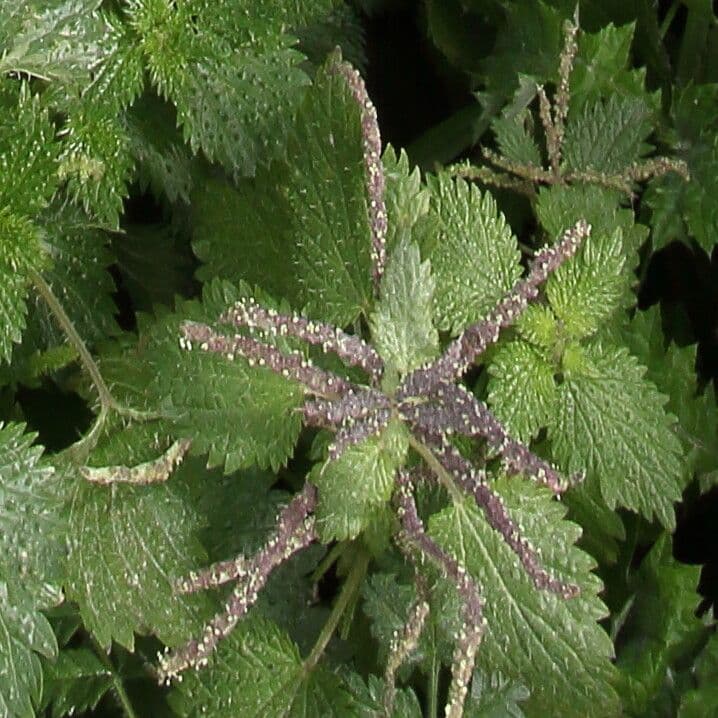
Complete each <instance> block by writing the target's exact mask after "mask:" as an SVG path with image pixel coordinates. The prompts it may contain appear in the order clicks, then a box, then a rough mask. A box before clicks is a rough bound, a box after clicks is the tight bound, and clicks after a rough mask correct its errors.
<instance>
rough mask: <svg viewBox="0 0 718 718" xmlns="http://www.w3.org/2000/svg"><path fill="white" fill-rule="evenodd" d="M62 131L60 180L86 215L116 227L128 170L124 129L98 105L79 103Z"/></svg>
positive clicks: (126, 141)
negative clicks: (64, 133)
mask: <svg viewBox="0 0 718 718" xmlns="http://www.w3.org/2000/svg"><path fill="white" fill-rule="evenodd" d="M66 132H67V137H66V138H65V142H64V149H63V153H62V156H61V157H60V166H59V168H58V173H59V177H60V179H61V180H63V181H65V182H66V183H67V184H66V187H67V192H68V194H69V195H70V197H72V199H73V200H74V201H76V202H78V203H79V204H81V205H82V207H83V208H84V209H85V211H86V212H87V213H88V214H89V215H91V216H94V217H96V218H97V221H98V222H99V223H101V224H104V225H107V226H108V227H110V228H111V229H116V228H117V227H119V222H120V214H121V212H122V200H123V198H124V197H125V196H126V195H127V182H128V181H129V179H130V176H131V173H132V158H131V156H130V153H129V143H130V141H129V138H128V136H127V132H126V130H125V128H124V127H123V125H122V124H121V122H120V121H119V120H118V119H117V118H116V117H115V116H113V115H110V114H109V113H108V112H107V111H106V110H105V108H102V106H100V107H96V106H93V105H88V106H86V107H85V106H82V105H81V106H80V107H78V109H77V110H76V111H75V112H74V113H73V114H72V115H71V116H70V118H69V120H68V122H67V126H66Z"/></svg>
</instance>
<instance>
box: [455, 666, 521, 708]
mask: <svg viewBox="0 0 718 718" xmlns="http://www.w3.org/2000/svg"><path fill="white" fill-rule="evenodd" d="M529 696H530V693H529V690H528V689H527V688H526V686H523V685H521V684H520V683H515V682H513V681H510V680H507V679H506V678H505V677H504V676H502V675H501V673H497V672H492V673H490V674H488V675H486V674H483V673H478V672H475V673H474V677H473V678H472V680H471V693H470V694H469V695H468V697H467V704H466V710H465V715H466V717H467V718H524V716H525V714H524V712H523V710H521V707H520V706H519V703H523V702H524V701H526V700H527V699H528V698H529Z"/></svg>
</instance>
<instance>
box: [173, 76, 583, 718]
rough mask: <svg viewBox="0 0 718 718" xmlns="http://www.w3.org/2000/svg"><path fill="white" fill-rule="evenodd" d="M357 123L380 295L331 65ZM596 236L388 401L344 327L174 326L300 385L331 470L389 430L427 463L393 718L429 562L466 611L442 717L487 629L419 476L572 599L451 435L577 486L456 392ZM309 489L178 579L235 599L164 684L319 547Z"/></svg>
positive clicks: (303, 323)
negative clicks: (328, 439)
mask: <svg viewBox="0 0 718 718" xmlns="http://www.w3.org/2000/svg"><path fill="white" fill-rule="evenodd" d="M337 72H340V73H341V74H343V75H344V76H345V77H346V78H347V81H348V82H349V86H350V88H351V91H352V93H353V95H354V97H355V98H356V99H357V101H358V102H359V104H360V106H361V108H362V112H363V122H362V128H363V132H364V140H365V141H364V146H365V154H366V157H367V159H366V162H365V170H366V180H367V181H366V187H367V195H368V198H369V202H368V211H369V215H370V227H371V229H372V247H373V252H372V257H373V262H374V268H373V274H374V279H375V282H376V284H377V286H378V279H379V278H380V277H381V274H382V270H383V263H384V257H385V249H384V241H385V236H386V216H385V210H384V200H383V188H384V177H383V173H382V167H381V162H380V161H378V160H377V157H378V147H379V144H378V142H379V140H378V137H379V135H378V128H377V126H376V115H375V113H374V111H373V108H372V106H371V103H370V101H369V99H368V97H367V96H366V91H365V89H364V86H363V83H362V81H361V78H360V77H359V75H358V74H356V72H355V71H354V70H353V69H352V68H350V67H349V66H347V65H346V64H344V63H338V64H337ZM589 234H590V227H589V226H588V224H587V223H586V222H584V221H579V222H577V223H576V225H575V226H574V227H572V228H571V229H569V230H568V231H566V232H565V233H564V235H563V237H562V238H561V239H560V241H558V242H557V243H556V244H555V245H553V246H548V247H545V248H543V249H542V250H540V251H539V252H537V254H536V255H535V257H534V258H533V260H532V262H531V264H530V266H529V270H528V273H527V274H526V276H525V277H524V278H523V279H521V280H519V281H518V282H517V283H516V284H515V286H514V287H513V288H512V289H511V291H509V292H508V293H507V294H506V295H505V296H504V298H503V299H502V300H501V301H500V302H499V303H498V304H497V305H496V307H495V308H494V309H493V310H492V311H491V312H490V313H489V314H488V316H486V317H485V318H484V319H483V320H482V321H479V322H477V323H475V324H473V325H471V326H469V327H468V328H466V329H465V331H464V332H463V333H462V334H461V335H460V336H459V337H458V338H456V339H454V340H453V341H452V342H450V343H449V345H448V346H447V348H446V349H445V351H444V352H443V353H442V354H441V355H440V356H439V357H438V358H437V359H436V360H434V361H432V362H430V363H427V364H425V365H423V366H421V367H419V368H417V369H415V370H414V371H412V372H410V373H408V374H406V375H405V376H404V377H402V378H401V380H400V381H399V383H398V386H397V387H396V388H393V389H392V390H388V389H386V387H383V385H382V377H383V375H384V372H385V366H384V361H383V360H382V358H381V357H380V356H379V354H378V353H377V352H376V351H375V350H374V349H373V348H372V347H371V346H370V345H369V344H368V343H367V342H365V341H364V340H363V339H362V338H361V337H359V336H356V335H350V334H347V333H345V332H344V331H342V330H341V329H340V328H337V327H334V326H331V325H329V324H325V323H322V322H318V321H313V320H310V319H307V318H305V317H301V316H296V315H284V314H280V313H277V312H276V311H274V310H270V309H266V308H264V307H262V306H260V305H259V304H257V303H256V302H255V301H254V300H252V299H246V300H243V301H240V302H238V303H237V304H236V305H235V306H233V307H231V308H230V309H229V310H228V311H227V312H226V313H225V314H224V315H223V316H222V317H221V318H220V319H221V321H222V322H223V323H225V324H227V323H229V324H233V325H235V326H236V327H237V332H236V333H234V334H233V335H231V336H228V335H225V334H223V333H220V332H218V331H217V330H215V329H214V328H212V327H210V326H208V325H206V324H200V323H194V322H188V323H186V324H184V325H183V326H182V338H181V345H182V346H183V347H184V348H185V349H187V350H192V349H195V348H198V349H199V350H201V351H207V352H215V353H219V354H221V355H223V356H224V357H226V358H227V360H230V361H231V360H235V359H236V358H239V357H241V358H242V359H243V360H245V361H247V362H248V363H249V364H250V365H257V366H263V367H266V368H267V369H269V370H271V371H272V372H275V373H277V374H280V375H282V376H284V377H286V378H287V380H291V381H294V382H297V383H299V384H300V385H301V386H302V387H303V389H304V392H305V395H306V397H307V400H306V402H305V404H304V406H303V408H302V414H303V417H304V421H305V423H306V424H307V425H311V426H316V427H322V428H327V429H330V430H332V431H334V432H335V434H334V439H333V442H332V444H331V446H330V447H329V449H328V457H329V460H336V459H337V458H339V457H340V456H341V455H342V454H343V453H344V452H345V451H346V450H347V449H348V448H349V447H351V446H353V445H356V444H358V443H360V442H363V441H364V440H366V439H367V437H370V436H372V435H375V434H378V433H380V432H381V431H382V430H383V429H384V428H385V427H386V426H387V424H388V423H389V421H390V420H392V419H399V420H401V421H402V422H403V423H404V424H405V426H406V427H407V429H408V431H409V432H410V435H411V445H412V447H414V448H415V450H416V451H417V453H418V454H419V456H420V457H421V458H422V460H423V461H422V465H420V466H419V467H417V468H414V469H412V470H411V471H409V470H407V469H403V468H402V469H400V470H399V471H398V472H397V476H396V489H395V494H394V506H395V509H396V515H397V518H398V523H399V526H400V529H399V532H398V534H397V536H396V540H397V545H398V546H399V547H400V549H401V550H402V552H403V553H404V555H405V556H407V558H408V559H409V560H410V561H411V562H412V563H413V564H414V566H415V573H416V576H417V588H418V593H419V599H418V601H417V603H416V604H415V606H414V607H413V609H412V610H411V612H410V616H409V620H408V622H407V624H406V626H405V628H404V631H403V633H402V634H397V635H396V636H394V640H393V641H392V652H391V655H390V658H389V664H388V666H387V672H386V683H387V687H386V696H385V708H386V709H387V711H388V713H390V708H391V703H392V701H393V695H394V673H395V671H396V668H397V667H398V665H399V664H400V663H401V662H402V661H403V660H404V658H405V657H406V656H407V655H408V654H409V653H410V652H411V650H413V648H414V647H415V645H416V642H417V641H418V637H419V635H420V633H421V630H422V627H423V625H424V622H425V619H426V616H427V613H428V610H429V608H428V603H427V601H426V599H425V595H426V591H427V589H426V586H425V584H424V583H423V578H422V577H421V565H422V563H423V562H424V561H428V562H430V563H432V564H434V565H435V566H436V567H437V568H438V570H439V571H440V573H441V574H442V575H443V576H444V577H445V578H446V579H447V580H448V581H450V582H451V583H452V584H453V585H454V586H455V587H456V590H457V592H458V595H459V597H460V599H461V601H462V603H463V622H462V628H461V630H460V632H459V634H458V635H457V637H456V649H455V654H454V658H453V664H452V682H451V685H450V689H449V698H448V704H447V708H446V713H447V715H448V716H460V715H461V714H462V710H463V704H464V700H465V697H466V693H467V689H468V685H469V682H470V680H471V675H472V672H473V667H474V659H475V655H476V651H477V649H478V646H479V643H480V641H481V636H482V632H483V630H484V618H483V600H482V598H481V592H480V587H479V586H478V585H477V584H476V582H475V580H474V579H473V578H472V576H471V575H470V574H469V573H468V572H467V570H466V568H465V567H464V566H463V565H462V564H461V562H460V561H458V560H457V559H456V558H455V557H454V556H452V555H450V554H449V553H447V552H446V551H445V550H444V549H442V548H441V547H440V546H439V545H438V544H437V543H436V542H435V541H434V540H433V539H432V538H431V537H430V536H429V535H428V534H427V533H426V531H425V529H424V525H423V523H422V520H421V518H420V516H419V512H418V510H417V506H416V501H415V498H414V494H415V487H416V483H417V482H418V481H419V480H420V479H421V480H423V479H425V477H426V476H427V475H429V476H431V477H434V478H435V479H436V480H438V481H440V482H441V483H442V484H443V485H444V486H445V487H446V488H447V489H449V490H450V492H451V493H452V495H455V496H456V495H460V496H464V495H468V496H471V497H473V498H474V499H475V501H476V504H477V505H478V506H479V507H480V508H481V509H482V510H483V513H484V515H485V517H486V520H487V521H488V523H489V524H490V525H491V526H492V527H493V529H495V530H496V531H497V532H498V533H499V534H500V535H501V537H502V538H503V540H504V541H505V542H506V544H507V545H508V546H509V547H510V548H511V549H512V551H513V552H514V553H515V554H516V555H517V557H518V559H519V561H520V563H521V565H522V566H523V567H524V569H525V570H526V572H527V574H528V575H529V576H530V578H531V580H532V581H533V583H534V585H535V586H536V588H538V589H541V590H546V591H551V592H553V593H556V594H558V595H559V596H561V597H562V598H565V599H570V598H572V597H573V596H575V595H577V593H578V590H579V589H578V587H577V586H574V585H572V584H569V583H565V582H563V581H561V580H560V579H558V578H557V577H555V576H552V575H551V574H550V573H549V572H548V571H546V570H545V569H544V568H543V567H542V565H541V561H540V558H539V556H538V555H537V553H536V551H535V550H534V549H533V548H532V546H531V545H530V543H529V542H528V541H527V540H526V539H525V538H523V537H522V535H521V532H520V530H519V527H518V526H517V525H516V523H515V522H514V521H513V520H512V519H511V517H510V516H509V514H508V511H507V509H506V507H505V505H504V503H503V501H502V499H501V498H500V496H499V495H498V494H497V493H495V492H494V491H493V489H492V488H491V485H490V483H489V482H488V480H487V477H486V474H485V473H484V472H483V471H482V470H480V469H478V468H476V467H475V466H474V465H473V464H472V463H471V462H470V461H468V460H467V459H466V458H465V457H464V456H463V455H462V454H461V453H460V452H459V451H458V450H457V449H456V448H455V446H454V445H453V444H452V442H451V435H452V434H461V435H464V436H467V437H480V438H483V439H484V440H485V441H486V442H487V445H488V446H489V448H490V449H491V450H492V451H493V452H495V453H496V454H497V455H499V456H500V457H501V458H502V460H503V462H504V466H505V468H506V470H507V471H508V472H509V473H514V474H516V473H520V474H522V475H524V476H526V477H528V478H530V479H532V480H534V481H536V482H538V483H541V484H543V485H545V486H548V487H549V488H550V489H551V490H552V491H553V492H554V493H556V494H560V493H561V492H563V491H565V490H566V488H568V486H569V485H570V484H571V483H572V480H577V479H578V478H580V477H574V478H573V479H572V480H566V479H565V478H564V477H562V476H560V475H559V473H558V472H557V471H556V469H555V468H554V467H553V466H551V465H550V464H549V463H547V462H546V461H544V460H543V459H541V458H539V457H538V456H536V455H535V454H533V453H532V452H531V451H530V450H529V449H528V448H527V447H526V446H524V445H523V444H521V443H519V442H518V441H516V440H515V439H513V438H512V437H511V436H510V435H509V434H508V432H507V431H506V429H505V428H504V427H503V426H502V424H501V423H500V422H499V421H498V420H497V419H496V418H495V417H494V416H493V414H492V413H491V412H490V411H489V409H488V407H487V406H486V405H485V404H484V403H483V402H481V401H479V400H478V399H477V398H476V397H475V396H474V395H473V394H472V393H471V392H469V391H468V390H467V389H466V388H465V387H464V386H462V385H461V384H460V383H459V382H460V381H461V379H462V377H463V375H464V374H465V372H466V371H467V369H468V368H469V367H470V366H472V365H473V364H474V363H475V362H476V361H477V359H478V358H479V357H480V356H481V354H482V353H483V352H484V351H485V350H486V348H487V347H488V346H490V345H491V344H492V343H494V342H496V341H497V339H498V337H499V333H500V331H501V329H502V328H504V327H507V326H509V325H511V324H512V323H513V322H514V321H515V319H516V318H517V316H518V315H519V314H520V313H521V312H522V311H523V310H524V309H525V308H526V307H527V306H528V304H529V302H530V301H531V300H533V299H535V298H536V297H537V295H538V292H539V287H540V285H541V284H542V283H543V282H544V281H545V280H546V279H547V277H548V276H549V274H550V273H551V272H553V271H554V270H555V269H556V268H557V267H559V266H560V265H561V264H562V263H563V262H565V261H566V260H567V259H568V258H570V257H571V256H573V255H574V254H575V252H576V250H577V248H578V247H579V245H580V243H581V242H582V241H583V240H584V239H586V238H587V237H588V235H589ZM278 337H290V338H293V339H295V340H301V341H304V342H307V343H309V344H313V345H318V346H320V347H321V348H322V350H323V351H324V352H332V353H334V354H336V355H337V356H338V357H339V358H341V359H342V361H343V362H344V363H346V364H347V365H350V366H353V367H358V368H359V369H361V370H362V371H363V372H364V373H365V374H366V382H365V383H364V384H357V383H354V382H352V381H350V380H348V379H346V378H344V377H342V376H339V375H338V374H335V373H333V372H330V371H327V370H325V369H323V368H320V367H318V366H315V365H314V364H313V363H312V362H311V361H310V360H308V359H307V358H306V357H305V354H303V353H302V352H300V351H284V350H282V349H280V348H279V346H278V344H277V342H276V338H278ZM316 500H317V489H316V488H315V487H314V486H313V485H312V484H310V483H307V484H306V486H305V488H304V490H303V491H301V492H300V493H299V494H298V495H297V496H296V497H295V498H294V499H293V500H292V501H291V503H290V504H289V505H288V506H287V507H286V508H285V509H284V510H283V511H282V512H281V513H280V515H279V517H278V522H277V527H276V531H275V533H274V534H273V535H272V537H271V538H270V540H269V541H268V542H267V544H266V545H265V546H264V547H263V548H262V549H261V550H260V551H259V552H258V553H257V554H256V555H255V556H253V557H250V558H246V557H240V558H238V559H235V560H231V561H224V562H221V563H218V564H215V565H213V566H210V567H209V568H207V569H205V570H202V571H198V572H196V573H193V574H192V575H190V576H189V577H187V578H185V579H183V580H181V581H180V582H179V584H178V590H180V591H183V592H190V591H197V590H201V589H205V588H208V587H212V586H216V585H219V584H221V583H225V582H229V581H235V582H236V587H235V589H234V591H233V592H232V594H231V596H230V597H229V599H228V600H227V603H226V606H225V609H224V611H223V612H222V613H220V614H218V615H217V616H216V617H215V618H214V619H213V621H212V622H211V623H210V624H209V625H208V626H207V627H206V629H205V631H204V634H203V635H202V637H201V638H200V639H199V640H194V641H192V642H190V643H188V644H187V645H185V646H184V647H182V648H180V649H178V650H176V651H174V652H171V653H168V654H166V655H165V656H163V657H162V658H161V674H162V677H163V678H165V679H169V678H171V677H172V676H175V675H177V674H179V673H180V672H181V671H182V670H184V669H186V668H188V667H192V666H194V667H199V666H202V665H204V664H205V663H206V662H207V660H208V657H209V656H210V654H211V652H212V651H213V649H214V648H215V646H216V645H217V643H218V641H219V640H220V639H221V638H222V637H224V636H226V635H227V634H228V632H229V631H231V630H232V628H233V627H234V626H235V625H236V623H237V621H238V620H240V618H241V617H242V616H244V615H245V614H246V612H247V610H248V609H249V607H250V606H251V605H252V604H253V603H254V602H255V600H256V598H257V594H258V591H259V590H260V589H261V588H262V586H263V585H264V584H265V582H266V580H267V578H268V576H269V574H270V573H271V571H272V570H273V569H274V568H275V567H276V566H278V565H279V564H280V563H281V562H282V561H284V560H286V559H287V558H289V557H290V556H291V555H292V554H293V553H295V552H296V551H298V550H300V549H301V548H303V547H305V546H307V545H308V544H309V543H311V542H312V541H315V540H316V539H317V534H316V531H315V524H314V517H313V510H314V508H315V506H316Z"/></svg>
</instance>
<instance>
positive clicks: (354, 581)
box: [303, 549, 370, 675]
mask: <svg viewBox="0 0 718 718" xmlns="http://www.w3.org/2000/svg"><path fill="white" fill-rule="evenodd" d="M369 558H370V556H369V552H368V551H365V550H363V549H361V550H360V553H359V554H358V555H357V556H356V558H355V559H354V563H353V564H352V568H351V571H350V572H349V575H348V576H347V578H346V580H345V581H344V585H343V586H342V590H341V593H340V594H339V598H337V600H336V603H335V604H334V608H332V612H331V613H330V614H329V618H328V619H327V622H326V623H325V624H324V626H323V627H322V630H321V633H320V634H319V638H317V641H316V643H315V644H314V647H313V648H312V650H311V652H310V653H309V655H308V656H307V658H306V660H305V661H304V666H303V672H304V674H305V675H306V674H308V673H310V672H311V671H312V669H313V668H314V667H315V666H316V665H317V663H318V662H319V659H320V658H321V657H322V654H323V653H324V649H325V648H326V647H327V644H328V643H329V641H330V640H331V637H332V636H333V635H334V632H335V631H336V629H337V626H338V625H339V622H340V621H341V619H342V616H343V615H344V611H345V610H346V609H347V606H349V604H350V603H351V602H352V600H353V599H354V596H355V595H356V593H357V591H358V590H359V586H360V585H361V582H362V581H363V580H364V576H365V575H366V571H367V568H368V567H369Z"/></svg>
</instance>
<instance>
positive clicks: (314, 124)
mask: <svg viewBox="0 0 718 718" xmlns="http://www.w3.org/2000/svg"><path fill="white" fill-rule="evenodd" d="M360 125H361V122H360V108H359V107H358V105H357V104H356V102H355V101H354V99H353V98H352V97H351V96H350V93H349V89H348V87H347V85H346V82H345V81H344V79H343V78H341V77H340V76H338V75H334V74H332V73H331V72H330V71H327V70H322V71H320V72H319V73H318V74H317V78H316V80H315V83H314V86H313V87H312V90H311V91H310V92H309V93H308V94H307V97H306V98H305V101H304V102H303V103H302V106H301V108H300V110H299V112H298V115H297V118H296V122H295V126H294V129H293V131H292V133H291V135H290V139H289V142H288V148H287V161H286V163H285V162H275V163H274V164H273V165H272V167H271V169H269V170H261V171H259V172H258V174H257V177H256V179H255V180H246V181H244V182H242V183H240V185H239V187H238V188H237V189H236V190H235V189H233V188H231V187H230V186H229V185H226V184H222V182H221V181H212V180H210V182H208V183H207V185H206V187H205V188H204V189H199V190H198V192H197V201H198V202H199V205H198V210H197V216H198V220H199V221H198V225H197V229H196V232H195V242H194V247H195V251H196V253H197V255H198V256H199V258H200V259H201V260H203V261H204V262H205V263H206V264H205V266H204V267H202V268H201V269H200V272H199V276H200V278H201V279H204V280H206V279H208V278H210V277H226V278H229V279H232V280H233V281H237V280H239V279H244V280H246V281H248V282H252V283H257V284H259V285H261V286H262V287H263V288H265V289H266V290H267V291H269V292H272V293H274V294H276V295H277V296H282V297H285V298H287V299H288V300H289V301H290V302H292V303H293V304H294V305H295V306H298V307H306V311H307V312H308V313H309V314H310V315H312V316H316V317H320V318H322V319H325V320H327V321H331V322H333V323H335V324H338V325H341V326H344V325H346V324H348V323H350V322H351V321H353V320H354V319H355V318H356V317H357V316H358V315H359V313H360V312H361V311H365V310H367V309H368V307H369V306H370V304H371V297H372V288H371V276H370V269H371V263H370V258H369V254H370V249H371V239H370V233H369V220H368V214H367V198H366V189H365V177H364V174H365V173H364V165H363V155H362V145H361V126H360ZM238 228H239V231H238ZM292 265H294V266H292Z"/></svg>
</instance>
